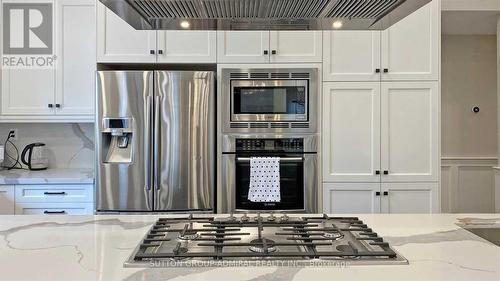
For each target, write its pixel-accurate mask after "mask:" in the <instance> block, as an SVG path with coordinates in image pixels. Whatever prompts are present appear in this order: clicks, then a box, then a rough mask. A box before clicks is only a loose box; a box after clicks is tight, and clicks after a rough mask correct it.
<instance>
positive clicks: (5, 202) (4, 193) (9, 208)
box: [0, 185, 15, 215]
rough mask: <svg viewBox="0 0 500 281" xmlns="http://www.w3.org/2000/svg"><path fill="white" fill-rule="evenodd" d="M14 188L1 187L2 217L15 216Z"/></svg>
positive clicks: (0, 209) (0, 207)
mask: <svg viewBox="0 0 500 281" xmlns="http://www.w3.org/2000/svg"><path fill="white" fill-rule="evenodd" d="M14 197H15V195H14V186H13V185H0V215H13V214H14V206H15V201H14Z"/></svg>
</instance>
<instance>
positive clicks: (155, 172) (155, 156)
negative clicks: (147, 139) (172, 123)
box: [153, 95, 160, 190]
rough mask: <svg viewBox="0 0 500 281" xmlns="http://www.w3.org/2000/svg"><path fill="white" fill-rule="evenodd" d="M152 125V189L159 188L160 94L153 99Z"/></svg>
mask: <svg viewBox="0 0 500 281" xmlns="http://www.w3.org/2000/svg"><path fill="white" fill-rule="evenodd" d="M153 126H154V131H153V135H154V138H153V139H154V145H153V163H154V164H153V186H154V190H158V189H159V185H158V180H159V178H158V176H159V172H158V171H159V169H160V167H159V166H160V163H158V161H159V160H158V159H159V157H160V155H159V154H160V96H159V95H157V96H155V101H154V118H153Z"/></svg>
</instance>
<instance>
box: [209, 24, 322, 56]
mask: <svg viewBox="0 0 500 281" xmlns="http://www.w3.org/2000/svg"><path fill="white" fill-rule="evenodd" d="M321 40H322V33H321V32H320V31H218V32H217V62H218V63H269V62H270V63H286V62H297V63H300V62H321V58H322V44H321Z"/></svg>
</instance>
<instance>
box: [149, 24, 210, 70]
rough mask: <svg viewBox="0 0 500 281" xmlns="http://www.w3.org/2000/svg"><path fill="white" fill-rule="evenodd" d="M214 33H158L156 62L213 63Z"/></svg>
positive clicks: (173, 31)
mask: <svg viewBox="0 0 500 281" xmlns="http://www.w3.org/2000/svg"><path fill="white" fill-rule="evenodd" d="M216 40H217V33H216V32H215V31H178V30H169V31H158V62H163V63H215V62H216V60H217V44H216Z"/></svg>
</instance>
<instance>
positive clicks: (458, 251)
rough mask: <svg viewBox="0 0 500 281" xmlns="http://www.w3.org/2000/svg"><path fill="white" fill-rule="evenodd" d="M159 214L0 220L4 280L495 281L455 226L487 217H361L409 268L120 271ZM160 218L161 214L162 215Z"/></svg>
mask: <svg viewBox="0 0 500 281" xmlns="http://www.w3.org/2000/svg"><path fill="white" fill-rule="evenodd" d="M157 217H158V216H152V215H144V216H135V215H134V216H126V215H123V216H115V215H113V216H111V215H110V216H0V237H1V239H0V276H1V277H0V279H1V280H106V281H109V280H178V281H181V280H186V281H191V280H214V281H221V280H232V281H233V280H252V281H265V280H273V281H275V280H277V281H288V280H295V281H311V280H314V281H320V280H329V281H331V280H336V281H337V280H370V281H374V280H383V281H388V280H398V281H399V280H454V281H458V280H482V281H486V280H492V281H493V280H494V281H499V280H500V247H497V246H495V245H494V244H492V243H490V242H487V241H486V240H483V239H482V238H479V237H478V236H475V235H473V234H471V233H469V232H468V231H466V230H464V229H461V228H460V227H459V226H457V225H456V224H455V223H456V219H457V218H463V217H477V218H499V217H500V214H496V215H495V214H492V215H477V214H475V215H455V214H454V215H445V214H442V215H359V216H358V217H359V218H360V219H362V220H363V221H364V222H365V223H367V224H368V225H369V226H370V227H371V228H372V229H373V230H374V231H375V232H377V233H378V234H379V235H380V236H382V237H384V239H385V240H386V241H388V242H389V243H390V244H391V246H392V247H393V248H394V249H396V250H397V251H398V252H399V253H400V254H402V255H403V256H404V257H406V258H407V259H408V260H409V264H408V265H382V266H378V265H372V266H354V265H353V266H347V267H343V268H340V267H338V268H329V267H328V268H325V267H226V268H222V267H219V268H154V269H147V268H124V267H123V262H124V261H125V260H126V259H127V258H128V257H129V256H130V254H131V253H132V251H133V249H134V248H135V247H136V245H137V243H138V242H139V241H140V240H141V239H142V237H143V236H144V235H145V233H146V231H147V230H148V229H149V227H150V226H151V225H152V223H153V222H154V221H155V220H156V218H157ZM163 217H164V216H163Z"/></svg>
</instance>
